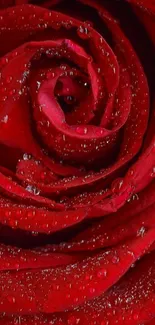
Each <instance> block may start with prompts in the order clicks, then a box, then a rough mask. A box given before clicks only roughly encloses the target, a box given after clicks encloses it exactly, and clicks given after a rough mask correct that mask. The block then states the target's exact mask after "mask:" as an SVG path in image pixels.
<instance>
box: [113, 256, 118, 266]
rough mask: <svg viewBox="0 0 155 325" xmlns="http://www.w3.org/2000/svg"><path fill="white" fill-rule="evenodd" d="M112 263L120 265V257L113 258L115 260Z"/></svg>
mask: <svg viewBox="0 0 155 325" xmlns="http://www.w3.org/2000/svg"><path fill="white" fill-rule="evenodd" d="M112 263H113V264H117V263H119V257H118V256H116V255H115V256H113V258H112Z"/></svg>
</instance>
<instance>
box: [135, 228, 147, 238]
mask: <svg viewBox="0 0 155 325" xmlns="http://www.w3.org/2000/svg"><path fill="white" fill-rule="evenodd" d="M145 232H146V228H145V227H144V226H142V227H141V228H140V229H139V230H138V231H137V236H138V237H144V234H145Z"/></svg>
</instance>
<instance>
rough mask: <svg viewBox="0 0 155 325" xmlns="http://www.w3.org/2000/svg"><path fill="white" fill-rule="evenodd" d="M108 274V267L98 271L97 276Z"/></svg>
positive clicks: (101, 276)
mask: <svg viewBox="0 0 155 325" xmlns="http://www.w3.org/2000/svg"><path fill="white" fill-rule="evenodd" d="M106 276H107V270H106V269H101V270H99V271H98V272H97V277H98V278H103V277H106Z"/></svg>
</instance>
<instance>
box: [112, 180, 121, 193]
mask: <svg viewBox="0 0 155 325" xmlns="http://www.w3.org/2000/svg"><path fill="white" fill-rule="evenodd" d="M123 183H124V181H123V179H122V178H118V179H116V180H115V181H114V182H113V183H112V192H114V193H119V192H120V190H121V188H122V186H123Z"/></svg>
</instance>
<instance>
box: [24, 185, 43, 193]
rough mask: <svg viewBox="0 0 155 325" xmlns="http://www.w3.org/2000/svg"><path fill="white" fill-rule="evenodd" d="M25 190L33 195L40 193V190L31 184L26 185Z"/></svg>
mask: <svg viewBox="0 0 155 325" xmlns="http://www.w3.org/2000/svg"><path fill="white" fill-rule="evenodd" d="M26 191H28V192H30V193H33V194H34V195H39V194H40V190H38V189H37V188H36V187H35V186H32V185H27V187H26Z"/></svg>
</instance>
